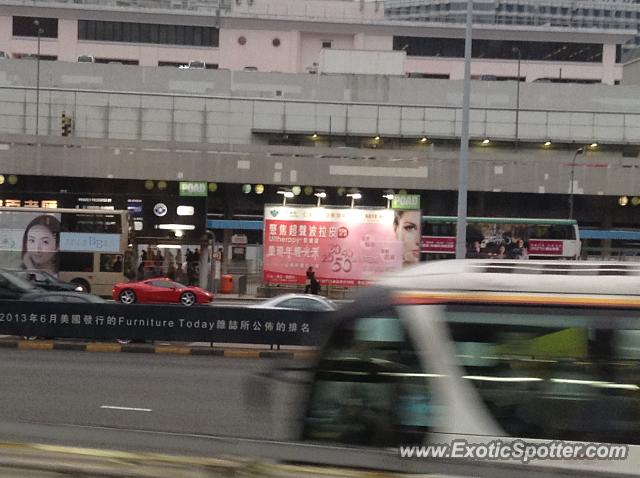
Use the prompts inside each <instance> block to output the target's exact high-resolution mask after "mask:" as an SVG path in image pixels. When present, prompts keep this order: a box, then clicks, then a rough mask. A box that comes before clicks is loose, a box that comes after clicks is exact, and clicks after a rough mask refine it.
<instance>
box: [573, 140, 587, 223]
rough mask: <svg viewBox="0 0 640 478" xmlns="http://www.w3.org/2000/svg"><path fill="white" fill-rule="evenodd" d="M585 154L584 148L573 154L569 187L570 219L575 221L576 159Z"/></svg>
mask: <svg viewBox="0 0 640 478" xmlns="http://www.w3.org/2000/svg"><path fill="white" fill-rule="evenodd" d="M582 153H584V148H578V149H576V152H575V153H573V160H572V161H571V184H570V185H569V219H573V178H574V177H575V172H576V158H577V157H578V155H579V154H582Z"/></svg>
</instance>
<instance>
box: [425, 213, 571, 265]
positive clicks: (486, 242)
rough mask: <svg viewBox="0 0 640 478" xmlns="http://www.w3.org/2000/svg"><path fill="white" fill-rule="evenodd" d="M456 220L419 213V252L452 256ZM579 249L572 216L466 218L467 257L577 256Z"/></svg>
mask: <svg viewBox="0 0 640 478" xmlns="http://www.w3.org/2000/svg"><path fill="white" fill-rule="evenodd" d="M456 223H457V218H456V217H455V216H422V247H421V252H422V254H423V255H425V257H426V258H427V260H432V259H453V258H454V257H455V253H456ZM520 240H521V241H522V243H520V244H519V243H518V241H520ZM580 248H581V242H580V231H579V230H578V223H577V221H575V220H573V219H535V218H513V217H468V218H467V251H468V253H467V255H468V256H469V257H471V256H472V255H473V257H476V258H479V257H483V258H496V259H524V258H528V259H577V258H579V257H580Z"/></svg>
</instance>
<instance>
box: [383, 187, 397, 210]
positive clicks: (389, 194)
mask: <svg viewBox="0 0 640 478" xmlns="http://www.w3.org/2000/svg"><path fill="white" fill-rule="evenodd" d="M383 193H384V194H383V195H382V197H383V198H385V199H386V200H387V209H389V208H390V207H391V201H393V198H394V196H395V195H394V194H393V190H392V189H386V190H384V191H383Z"/></svg>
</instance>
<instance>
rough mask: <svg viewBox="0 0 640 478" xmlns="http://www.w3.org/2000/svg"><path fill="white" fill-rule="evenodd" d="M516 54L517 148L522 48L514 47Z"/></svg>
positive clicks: (517, 139)
mask: <svg viewBox="0 0 640 478" xmlns="http://www.w3.org/2000/svg"><path fill="white" fill-rule="evenodd" d="M512 51H513V52H514V53H517V54H518V77H517V78H516V148H517V147H518V141H519V133H520V131H519V128H520V64H521V62H522V51H520V48H518V47H517V46H516V47H513V50H512Z"/></svg>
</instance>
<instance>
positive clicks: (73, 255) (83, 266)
mask: <svg viewBox="0 0 640 478" xmlns="http://www.w3.org/2000/svg"><path fill="white" fill-rule="evenodd" d="M60 270H61V271H73V272H93V254H92V253H91V252H61V253H60Z"/></svg>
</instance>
